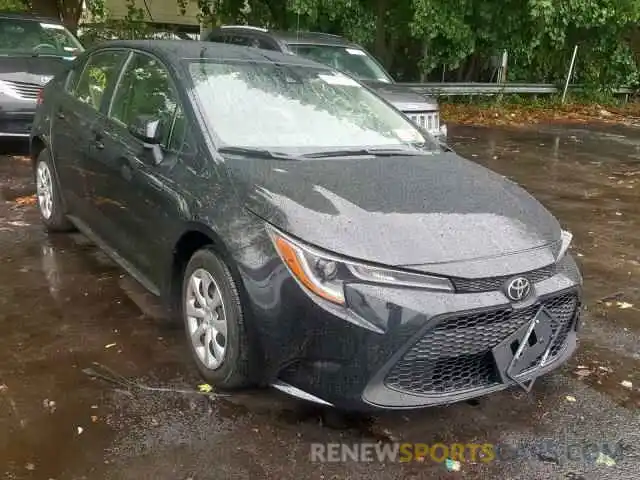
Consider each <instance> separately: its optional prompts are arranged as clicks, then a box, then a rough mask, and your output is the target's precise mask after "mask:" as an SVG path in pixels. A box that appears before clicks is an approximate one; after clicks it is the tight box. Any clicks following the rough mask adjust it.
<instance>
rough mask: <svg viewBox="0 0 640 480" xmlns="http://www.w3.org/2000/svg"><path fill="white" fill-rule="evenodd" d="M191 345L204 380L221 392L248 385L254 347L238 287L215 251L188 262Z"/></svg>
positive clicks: (185, 305) (185, 308) (186, 312)
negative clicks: (248, 332) (251, 348)
mask: <svg viewBox="0 0 640 480" xmlns="http://www.w3.org/2000/svg"><path fill="white" fill-rule="evenodd" d="M182 315H183V318H184V325H185V331H186V335H187V344H188V345H189V349H190V350H191V354H192V356H193V359H194V360H195V362H196V365H197V366H198V370H200V373H201V374H202V376H203V377H204V378H205V379H206V380H207V381H208V382H210V383H212V384H214V385H215V386H217V387H219V388H222V389H236V388H241V387H246V386H248V385H249V383H250V382H249V379H250V375H249V342H248V339H247V333H246V330H245V328H246V325H245V321H244V320H245V317H244V312H243V308H242V305H241V302H240V297H239V295H238V288H237V286H236V283H235V280H234V279H233V276H232V275H231V272H230V270H229V267H227V265H226V264H225V263H224V262H223V261H222V260H221V259H220V258H219V257H218V255H216V253H215V251H214V250H213V249H211V248H203V249H201V250H198V251H197V252H196V253H195V254H194V255H193V256H192V257H191V260H190V261H189V264H188V265H187V268H186V270H185V274H184V279H183V284H182Z"/></svg>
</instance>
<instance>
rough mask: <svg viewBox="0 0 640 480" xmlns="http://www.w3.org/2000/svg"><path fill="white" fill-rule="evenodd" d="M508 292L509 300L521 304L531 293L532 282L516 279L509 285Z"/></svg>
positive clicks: (522, 278)
mask: <svg viewBox="0 0 640 480" xmlns="http://www.w3.org/2000/svg"><path fill="white" fill-rule="evenodd" d="M506 292H507V297H509V299H511V300H513V301H514V302H519V301H521V300H524V299H525V298H527V297H528V296H529V294H530V293H531V282H530V281H529V280H527V279H526V278H524V277H518V278H514V279H513V280H511V281H510V282H509V284H508V285H507V288H506Z"/></svg>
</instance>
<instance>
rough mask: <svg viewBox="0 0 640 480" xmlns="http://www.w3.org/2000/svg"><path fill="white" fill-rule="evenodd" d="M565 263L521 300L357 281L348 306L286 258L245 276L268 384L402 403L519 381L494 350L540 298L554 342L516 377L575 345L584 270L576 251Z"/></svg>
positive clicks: (309, 394) (330, 398)
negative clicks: (298, 278) (304, 279)
mask: <svg viewBox="0 0 640 480" xmlns="http://www.w3.org/2000/svg"><path fill="white" fill-rule="evenodd" d="M566 263H567V262H565V265H564V266H563V268H562V269H557V270H556V271H555V272H554V273H553V274H551V275H550V276H549V275H547V276H542V277H534V278H532V281H533V282H534V283H535V288H534V290H535V292H534V294H533V295H532V296H531V297H530V298H529V299H528V300H527V301H526V302H524V303H522V304H518V305H513V304H511V303H510V302H509V300H508V299H507V297H506V296H505V295H504V293H502V291H500V290H494V291H480V292H473V291H470V290H469V289H467V290H466V292H468V293H443V292H428V291H424V290H415V289H409V288H395V287H387V286H374V285H364V284H351V285H349V286H347V287H346V289H345V294H346V298H347V303H348V305H349V308H348V309H342V308H338V307H336V306H334V305H332V304H329V303H328V302H324V301H321V300H320V299H318V298H316V297H314V296H310V295H309V294H308V293H306V292H304V291H303V290H302V289H301V287H300V286H299V285H298V284H297V283H296V282H295V280H294V279H293V278H292V277H291V276H290V275H289V273H288V271H287V270H286V268H285V267H284V266H282V269H280V270H279V271H278V273H275V272H274V275H273V276H271V278H270V279H268V280H267V281H263V282H261V283H260V285H258V284H256V283H255V282H252V281H251V280H250V279H245V284H246V285H247V287H248V288H247V289H248V293H249V297H250V298H251V299H252V303H253V309H254V310H255V311H256V318H259V319H260V322H259V324H258V325H257V326H258V328H259V329H260V330H261V331H260V339H261V340H260V341H261V343H262V349H263V353H264V357H265V360H266V362H265V365H266V366H267V368H268V374H267V375H268V377H269V378H268V379H267V381H268V382H269V383H271V384H272V385H274V386H276V387H277V388H279V389H281V390H284V391H286V392H287V393H289V394H292V395H295V396H298V397H301V398H304V399H306V400H311V401H315V402H317V403H321V404H325V405H326V404H328V405H333V406H338V407H341V408H347V409H350V410H370V409H380V408H382V409H403V408H417V407H426V406H432V405H439V404H447V403H452V402H456V401H460V400H464V399H468V398H472V397H478V396H481V395H485V394H488V393H491V392H495V391H498V390H501V389H504V388H507V387H509V386H511V385H514V384H515V382H502V381H501V380H500V375H499V373H500V372H498V371H497V370H496V365H495V363H494V362H493V359H492V357H491V350H492V348H493V347H495V346H496V345H497V344H499V343H500V342H501V341H502V340H503V339H505V338H506V337H508V336H509V335H510V334H512V333H513V332H515V331H516V330H517V329H518V328H520V327H521V326H522V325H524V324H526V323H527V322H528V321H530V320H531V318H532V316H533V315H535V312H536V311H538V310H539V308H540V306H542V305H544V306H546V307H547V310H548V311H550V312H551V313H552V314H553V315H554V318H555V322H554V325H553V326H552V328H553V331H554V332H558V335H557V338H556V341H555V344H554V345H553V346H552V348H551V355H550V357H549V360H548V361H547V362H546V363H545V365H544V366H542V367H540V366H539V365H533V366H532V368H530V369H529V370H527V371H525V372H524V373H523V374H522V375H521V376H519V377H518V378H517V379H518V380H519V381H525V380H527V379H530V378H535V377H537V376H539V375H542V374H544V373H547V372H549V371H551V370H553V369H555V368H557V367H558V366H559V365H561V364H562V363H563V362H565V361H566V360H567V359H568V358H569V357H570V356H571V354H572V353H573V351H574V350H575V348H576V344H577V343H576V332H577V328H578V319H579V311H580V302H581V287H580V283H581V278H580V273H579V271H578V269H577V267H576V266H575V263H574V262H573V260H572V259H570V257H568V265H567V264H566ZM247 280H248V281H247ZM267 292H268V293H267ZM267 298H268V299H269V300H268V301H267Z"/></svg>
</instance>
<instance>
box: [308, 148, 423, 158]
mask: <svg viewBox="0 0 640 480" xmlns="http://www.w3.org/2000/svg"><path fill="white" fill-rule="evenodd" d="M424 154H425V152H424V151H420V150H408V149H406V148H354V149H344V150H325V151H320V152H311V153H305V154H304V155H302V156H303V157H305V158H331V157H353V156H374V157H400V156H404V157H407V156H409V157H413V156H416V155H424Z"/></svg>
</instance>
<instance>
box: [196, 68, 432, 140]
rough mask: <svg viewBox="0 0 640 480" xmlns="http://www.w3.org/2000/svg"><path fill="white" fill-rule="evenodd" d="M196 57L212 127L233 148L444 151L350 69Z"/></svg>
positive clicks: (200, 87)
mask: <svg viewBox="0 0 640 480" xmlns="http://www.w3.org/2000/svg"><path fill="white" fill-rule="evenodd" d="M189 62H190V63H189V65H188V68H189V73H190V75H191V78H192V80H193V83H194V90H195V93H196V96H197V98H198V101H199V103H200V106H201V109H202V111H203V115H204V117H205V119H206V122H207V123H208V128H210V129H211V130H212V131H213V132H214V133H215V134H216V135H217V136H218V137H219V139H220V140H221V141H222V142H223V143H225V144H226V145H232V146H242V147H252V148H256V147H260V148H274V149H278V150H280V151H290V150H292V149H293V150H294V151H296V153H305V152H317V151H320V150H327V149H340V148H343V149H344V148H354V147H355V148H370V147H385V148H386V147H390V148H394V149H397V148H401V149H405V150H414V151H415V150H420V151H423V150H425V149H428V150H438V148H439V147H438V146H437V145H436V143H435V142H434V141H433V139H431V138H430V137H428V135H423V134H422V133H421V132H420V131H419V130H418V129H417V128H416V127H415V126H414V125H413V123H411V122H410V121H409V120H408V119H406V118H405V117H404V116H403V115H402V114H400V113H399V112H397V111H396V110H395V109H393V108H392V107H390V106H389V105H387V104H386V103H385V102H384V101H382V100H381V99H380V98H379V97H377V96H376V95H375V94H374V93H372V92H371V91H369V90H368V89H367V88H365V87H363V86H362V85H360V84H359V83H358V82H356V81H355V80H353V79H352V78H351V77H348V76H346V75H344V74H342V73H339V72H335V71H333V70H328V69H322V68H315V67H309V66H299V65H282V64H273V63H241V64H240V63H218V62H213V61H207V60H204V59H199V60H189Z"/></svg>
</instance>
